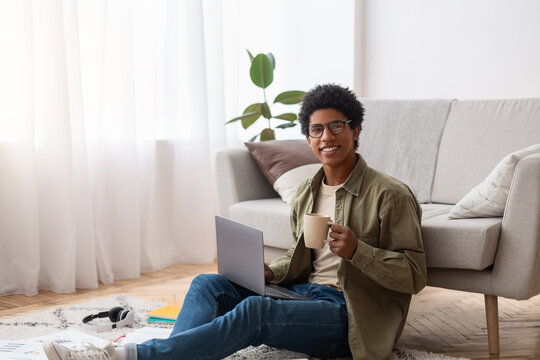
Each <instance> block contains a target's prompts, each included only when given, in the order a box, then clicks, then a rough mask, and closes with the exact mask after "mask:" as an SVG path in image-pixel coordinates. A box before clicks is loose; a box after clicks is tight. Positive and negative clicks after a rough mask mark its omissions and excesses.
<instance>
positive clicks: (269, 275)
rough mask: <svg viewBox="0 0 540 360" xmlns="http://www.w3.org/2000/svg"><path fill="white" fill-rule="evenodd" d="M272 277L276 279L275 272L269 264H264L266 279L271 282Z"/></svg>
mask: <svg viewBox="0 0 540 360" xmlns="http://www.w3.org/2000/svg"><path fill="white" fill-rule="evenodd" d="M272 279H274V272H273V271H272V269H270V267H269V266H268V265H266V264H264V281H265V282H267V283H269V282H270V281H272Z"/></svg>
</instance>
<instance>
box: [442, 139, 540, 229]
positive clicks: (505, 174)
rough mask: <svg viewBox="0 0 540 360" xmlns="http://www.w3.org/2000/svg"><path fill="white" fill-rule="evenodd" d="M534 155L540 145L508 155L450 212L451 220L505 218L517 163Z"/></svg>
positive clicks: (539, 149) (538, 151)
mask: <svg viewBox="0 0 540 360" xmlns="http://www.w3.org/2000/svg"><path fill="white" fill-rule="evenodd" d="M532 154H540V144H536V145H532V146H529V147H527V148H525V149H522V150H519V151H516V152H514V153H512V154H508V155H507V156H505V157H504V159H502V160H501V161H500V162H499V163H498V164H497V166H495V168H494V169H493V170H492V171H491V172H490V173H489V175H488V176H487V177H486V178H485V179H484V181H482V182H481V183H480V184H478V185H476V186H475V187H474V188H473V189H472V190H471V191H469V192H468V193H467V195H465V197H463V198H462V199H461V200H459V202H458V203H457V204H456V205H455V206H454V207H453V208H452V210H450V214H449V215H448V217H449V218H450V219H459V218H474V217H493V216H503V213H504V208H505V206H506V200H507V198H508V191H509V190H510V184H511V182H512V177H513V176H514V170H515V169H516V165H517V163H518V162H519V161H520V160H521V159H523V158H525V157H527V156H529V155H532Z"/></svg>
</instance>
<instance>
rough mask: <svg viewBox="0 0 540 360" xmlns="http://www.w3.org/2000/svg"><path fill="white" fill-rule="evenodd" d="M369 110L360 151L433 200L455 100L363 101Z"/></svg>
mask: <svg viewBox="0 0 540 360" xmlns="http://www.w3.org/2000/svg"><path fill="white" fill-rule="evenodd" d="M360 101H361V102H362V104H363V105H364V107H365V109H366V113H365V118H364V122H363V123H362V129H363V130H362V132H361V133H360V139H359V150H358V151H359V152H360V154H362V156H363V157H364V158H365V159H366V161H367V163H368V165H369V166H370V167H372V168H374V169H376V170H379V171H381V172H384V173H386V174H388V175H390V176H393V177H395V178H396V179H399V180H401V181H403V182H404V183H406V184H407V185H409V187H410V188H411V190H412V191H413V193H414V194H415V195H416V197H417V199H418V201H419V202H421V203H427V202H430V199H431V188H432V183H433V177H434V174H435V167H436V163H437V156H438V151H439V145H440V141H441V137H442V133H443V130H444V127H445V124H446V120H447V118H448V113H449V111H450V106H451V104H452V102H453V101H454V100H452V99H440V100H374V99H361V100H360Z"/></svg>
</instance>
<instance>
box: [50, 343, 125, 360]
mask: <svg viewBox="0 0 540 360" xmlns="http://www.w3.org/2000/svg"><path fill="white" fill-rule="evenodd" d="M82 345H83V346H84V349H70V348H67V347H65V346H63V345H60V344H58V343H55V342H54V341H50V342H47V343H45V344H43V350H45V354H47V357H48V358H49V359H52V360H90V359H94V360H115V359H116V351H115V349H114V345H112V344H109V345H107V346H105V347H104V348H100V347H97V346H94V345H93V344H89V343H83V344H82Z"/></svg>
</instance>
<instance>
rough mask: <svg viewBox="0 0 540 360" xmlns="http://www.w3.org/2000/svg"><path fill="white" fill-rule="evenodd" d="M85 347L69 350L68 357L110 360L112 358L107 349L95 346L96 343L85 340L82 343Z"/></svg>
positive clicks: (78, 359) (80, 359) (76, 359)
mask: <svg viewBox="0 0 540 360" xmlns="http://www.w3.org/2000/svg"><path fill="white" fill-rule="evenodd" d="M81 345H82V346H84V349H72V350H71V351H70V352H69V357H68V359H74V360H83V359H84V360H86V359H88V360H91V359H95V360H110V359H112V358H111V356H110V355H109V353H108V352H107V350H105V349H104V348H100V347H97V346H95V345H94V344H91V343H87V342H84V343H82V344H81Z"/></svg>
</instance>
